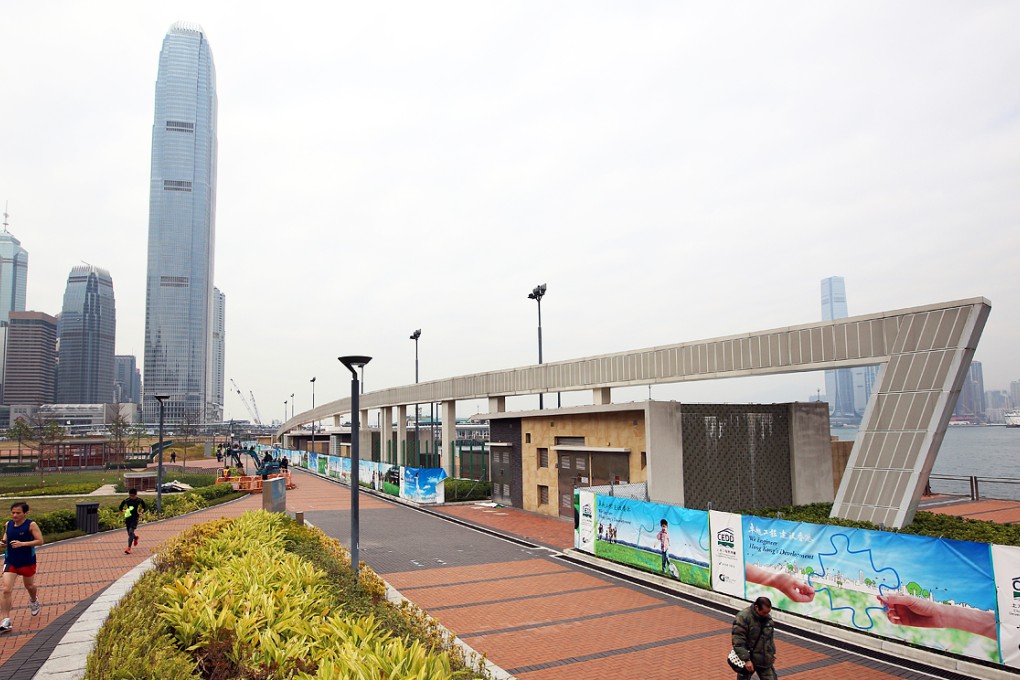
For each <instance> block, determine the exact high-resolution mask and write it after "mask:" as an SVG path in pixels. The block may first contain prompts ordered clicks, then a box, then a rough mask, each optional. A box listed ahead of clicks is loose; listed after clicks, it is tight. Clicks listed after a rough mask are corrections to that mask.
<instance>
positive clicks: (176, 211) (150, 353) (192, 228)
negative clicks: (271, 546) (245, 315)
mask: <svg viewBox="0 0 1020 680" xmlns="http://www.w3.org/2000/svg"><path fill="white" fill-rule="evenodd" d="M216 108H217V103H216V68H215V66H214V65H213V57H212V51H211V50H210V49H209V42H208V40H207V39H206V36H205V32H204V31H203V30H202V28H201V27H200V26H198V25H195V24H187V23H183V22H178V23H176V24H174V25H173V26H171V27H170V30H169V31H168V32H167V34H166V37H165V38H164V39H163V49H162V51H160V53H159V74H158V76H157V77H156V113H155V117H154V119H153V123H152V175H151V178H150V182H149V257H148V262H149V267H148V276H147V279H146V290H145V357H144V364H143V366H144V374H143V382H144V399H143V403H142V408H143V413H144V418H145V421H146V422H148V423H154V422H156V421H158V419H159V405H158V403H157V402H156V400H155V399H154V398H153V397H154V396H155V395H167V396H168V397H169V399H168V400H167V401H166V407H165V408H166V411H165V418H166V422H167V423H170V424H174V423H200V422H218V421H220V420H222V414H223V404H222V399H220V400H219V402H220V403H217V399H216V397H215V395H217V394H222V392H223V390H222V385H220V386H219V389H217V388H216V387H215V384H214V381H215V380H216V378H215V377H214V375H215V373H214V365H213V360H214V357H213V323H214V313H215V305H216V299H215V298H214V292H213V290H214V289H213V260H214V249H215V241H216V239H215V234H216V147H217V141H216ZM219 380H222V378H219Z"/></svg>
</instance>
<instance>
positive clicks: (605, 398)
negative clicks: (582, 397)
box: [591, 387, 613, 406]
mask: <svg viewBox="0 0 1020 680" xmlns="http://www.w3.org/2000/svg"><path fill="white" fill-rule="evenodd" d="M611 393H612V389H610V388H608V387H596V388H595V389H593V390H592V391H591V398H592V403H594V404H595V405H596V406H601V405H602V404H612V403H613V396H612V394H611Z"/></svg>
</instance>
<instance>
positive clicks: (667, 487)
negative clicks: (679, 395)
mask: <svg viewBox="0 0 1020 680" xmlns="http://www.w3.org/2000/svg"><path fill="white" fill-rule="evenodd" d="M681 408H682V406H681V405H680V404H678V403H677V402H672V401H671V402H663V401H648V402H645V422H646V423H647V434H646V437H647V439H648V471H647V472H648V475H647V479H648V497H649V498H653V499H655V500H656V501H659V502H662V503H671V504H673V505H683V504H684V484H683V480H684V469H683V464H684V455H683V447H682V446H681V445H680V442H681V441H683V429H682V418H681V417H680V411H681Z"/></svg>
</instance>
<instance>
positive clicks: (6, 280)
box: [0, 210, 28, 324]
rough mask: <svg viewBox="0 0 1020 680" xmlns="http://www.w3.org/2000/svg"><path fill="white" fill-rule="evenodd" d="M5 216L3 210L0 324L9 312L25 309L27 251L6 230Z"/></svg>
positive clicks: (5, 320)
mask: <svg viewBox="0 0 1020 680" xmlns="http://www.w3.org/2000/svg"><path fill="white" fill-rule="evenodd" d="M7 217H8V215H7V212H6V210H5V211H4V224H3V227H4V229H3V231H2V232H0V324H3V323H7V317H8V315H9V314H10V313H11V312H23V311H25V286H26V284H27V283H28V251H27V250H25V249H24V248H22V247H21V241H19V240H18V239H16V238H14V234H12V233H11V232H9V231H7V226H8V225H7Z"/></svg>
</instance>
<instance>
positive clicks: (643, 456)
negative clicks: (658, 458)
mask: <svg viewBox="0 0 1020 680" xmlns="http://www.w3.org/2000/svg"><path fill="white" fill-rule="evenodd" d="M646 465H648V454H647V453H645V452H644V451H642V452H641V469H642V470H644V469H645V466H646Z"/></svg>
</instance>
